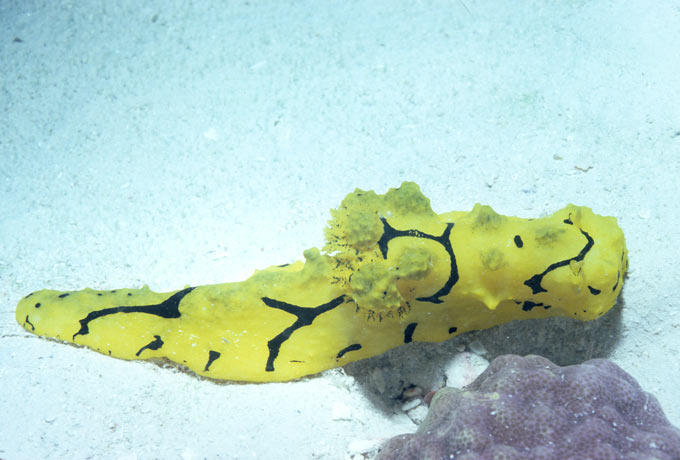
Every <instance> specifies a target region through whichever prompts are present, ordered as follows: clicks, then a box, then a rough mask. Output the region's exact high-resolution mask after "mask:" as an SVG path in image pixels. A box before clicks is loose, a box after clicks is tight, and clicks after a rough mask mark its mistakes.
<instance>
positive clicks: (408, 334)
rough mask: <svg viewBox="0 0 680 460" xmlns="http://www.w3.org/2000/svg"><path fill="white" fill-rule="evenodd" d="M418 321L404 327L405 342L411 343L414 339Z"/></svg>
mask: <svg viewBox="0 0 680 460" xmlns="http://www.w3.org/2000/svg"><path fill="white" fill-rule="evenodd" d="M417 325H418V323H411V324H409V325H408V326H406V329H404V343H411V342H412V341H413V331H415V330H416V326H417Z"/></svg>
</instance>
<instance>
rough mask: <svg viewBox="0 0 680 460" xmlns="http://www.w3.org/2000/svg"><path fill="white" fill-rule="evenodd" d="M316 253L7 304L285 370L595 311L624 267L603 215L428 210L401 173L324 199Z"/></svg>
mask: <svg viewBox="0 0 680 460" xmlns="http://www.w3.org/2000/svg"><path fill="white" fill-rule="evenodd" d="M331 214H332V219H331V220H330V221H329V223H328V227H327V229H326V245H325V246H324V248H323V252H321V251H319V250H318V249H317V248H311V249H308V250H306V251H305V252H304V257H305V261H304V262H302V261H297V262H295V263H292V264H288V265H280V266H275V267H269V268H267V269H265V270H259V271H256V272H255V273H254V274H253V275H252V276H251V277H250V278H248V279H247V280H245V281H242V282H236V283H224V284H214V285H207V286H198V287H185V288H184V289H181V290H178V291H174V292H169V293H156V292H153V291H151V290H150V289H149V288H148V287H147V286H144V287H143V288H141V289H116V290H112V291H97V290H92V289H84V290H80V291H65V292H61V291H53V290H42V291H37V292H34V293H32V294H29V295H28V296H26V297H24V298H23V299H22V300H21V301H20V302H19V304H18V306H17V311H16V318H17V321H18V322H19V324H20V325H22V326H23V327H24V328H26V329H27V330H28V331H30V332H33V333H35V334H38V335H41V336H46V337H54V338H57V339H59V340H63V341H67V342H73V343H75V344H78V345H84V346H86V347H89V348H92V349H94V350H96V351H98V352H100V353H103V354H108V355H110V356H114V357H117V358H122V359H155V358H167V359H169V360H171V361H174V362H176V363H179V364H181V365H183V366H186V367H188V368H189V369H191V370H193V371H194V372H196V373H197V374H200V375H204V376H207V377H211V378H215V379H225V380H240V381H255V382H264V381H285V380H291V379H295V378H298V377H302V376H304V375H308V374H314V373H317V372H320V371H323V370H325V369H330V368H333V367H338V366H343V365H345V364H347V363H349V362H351V361H356V360H359V359H364V358H368V357H371V356H376V355H379V354H380V353H383V352H384V351H386V350H389V349H391V348H394V347H397V346H399V345H402V344H404V343H409V342H411V341H424V342H439V341H443V340H446V339H448V338H451V337H453V336H455V335H458V334H461V333H463V332H466V331H471V330H479V329H486V328H489V327H492V326H495V325H498V324H502V323H505V322H508V321H512V320H517V319H526V318H545V317H549V316H566V317H571V318H576V319H579V320H582V321H587V320H592V319H595V318H598V317H599V316H601V315H603V314H604V313H605V312H607V311H608V310H609V309H610V308H611V307H612V305H614V303H615V301H616V298H617V296H618V294H619V292H620V291H621V288H622V285H623V278H624V274H625V273H626V269H627V267H628V251H627V250H626V245H625V240H624V236H623V232H622V231H621V229H620V228H619V227H618V225H617V223H616V219H615V218H614V217H603V216H598V215H597V214H594V213H593V212H592V210H591V209H590V208H587V207H581V206H574V205H568V206H567V207H565V208H564V209H561V210H559V211H557V212H556V213H554V214H553V215H552V216H549V217H543V218H540V219H521V218H518V217H509V216H502V215H500V214H497V213H496V212H495V211H494V210H493V209H491V208H490V207H489V206H483V205H480V204H477V205H475V206H474V208H473V209H472V211H470V212H449V213H444V214H439V215H437V214H436V213H435V212H434V211H432V208H431V207H430V201H429V199H428V198H426V197H425V196H424V195H423V194H422V193H421V191H420V188H419V187H418V186H417V185H416V184H415V183H412V182H404V183H403V184H402V185H401V187H399V188H397V189H390V190H389V191H388V192H387V193H386V194H385V195H378V194H376V193H374V192H372V191H368V192H366V191H362V190H359V189H357V190H355V191H354V193H350V194H349V195H348V196H347V197H346V198H345V199H344V200H343V202H342V204H341V205H340V207H339V208H338V209H336V210H332V211H331Z"/></svg>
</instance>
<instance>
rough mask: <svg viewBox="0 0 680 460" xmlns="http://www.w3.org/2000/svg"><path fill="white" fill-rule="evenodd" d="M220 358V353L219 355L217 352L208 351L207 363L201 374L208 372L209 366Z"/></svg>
mask: <svg viewBox="0 0 680 460" xmlns="http://www.w3.org/2000/svg"><path fill="white" fill-rule="evenodd" d="M220 356H222V353H220V352H219V351H215V350H210V353H208V362H207V363H205V368H204V369H203V372H208V371H209V370H210V366H211V365H212V363H213V362H215V360H216V359H218V358H219V357H220Z"/></svg>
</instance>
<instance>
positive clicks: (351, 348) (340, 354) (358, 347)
mask: <svg viewBox="0 0 680 460" xmlns="http://www.w3.org/2000/svg"><path fill="white" fill-rule="evenodd" d="M356 350H361V345H360V344H358V343H353V344H352V345H350V346H349V347H345V348H343V349H342V350H340V351H339V352H338V356H336V357H335V358H336V359H340V358H342V357H343V356H344V355H345V353H347V352H349V351H356Z"/></svg>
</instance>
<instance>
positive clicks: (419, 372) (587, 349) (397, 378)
mask: <svg viewBox="0 0 680 460" xmlns="http://www.w3.org/2000/svg"><path fill="white" fill-rule="evenodd" d="M624 289H625V288H624ZM624 303H625V302H624V300H623V296H621V295H620V296H619V298H618V300H617V301H616V304H615V305H614V306H613V307H612V308H611V309H610V310H609V311H608V312H607V313H606V314H605V315H603V316H602V317H600V318H598V319H595V320H593V321H588V322H581V321H578V320H575V319H571V318H562V317H555V318H546V319H527V320H520V321H512V322H510V323H506V324H503V325H500V326H496V327H492V328H490V329H485V330H481V331H473V332H468V333H465V334H461V335H459V336H457V337H454V338H452V339H451V340H447V341H446V342H442V343H426V342H414V343H410V344H408V345H404V346H401V347H398V348H395V349H393V350H390V351H388V352H386V353H383V354H382V355H380V356H376V357H374V358H369V359H365V360H362V361H358V362H354V363H350V364H348V365H347V366H345V368H344V369H345V372H346V373H347V374H348V375H351V376H353V377H354V378H355V379H356V380H357V382H358V383H359V385H360V386H361V387H362V388H363V390H364V393H365V396H366V397H367V398H368V399H369V400H371V401H372V402H373V403H374V404H375V406H376V408H378V409H380V410H383V411H385V412H392V411H393V408H394V406H395V402H396V401H398V400H400V398H401V397H402V395H403V393H404V390H405V389H407V388H410V387H413V386H416V387H419V388H421V389H423V391H424V392H425V393H427V392H428V391H430V390H432V389H436V388H439V387H441V386H442V385H444V384H446V375H445V368H446V367H447V365H448V364H449V363H450V362H451V361H452V360H453V357H454V356H456V355H457V354H458V353H460V352H461V351H462V350H465V351H468V352H469V351H471V347H470V344H471V343H475V344H477V346H474V345H473V347H472V349H473V350H474V351H475V352H477V353H479V348H480V347H479V345H478V344H481V345H482V347H481V349H482V353H481V355H482V356H483V357H484V358H485V359H486V360H488V361H491V360H493V359H494V358H496V357H497V356H500V355H505V354H517V355H521V356H524V355H528V354H534V355H540V356H543V357H545V358H548V359H549V360H550V361H552V362H554V363H555V364H558V365H560V366H566V365H571V364H579V363H582V362H584V361H587V360H589V359H593V358H607V357H609V355H610V354H611V352H612V350H613V349H614V348H615V346H616V344H617V343H618V341H619V339H620V336H621V327H622V325H621V311H622V308H623V306H624Z"/></svg>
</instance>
